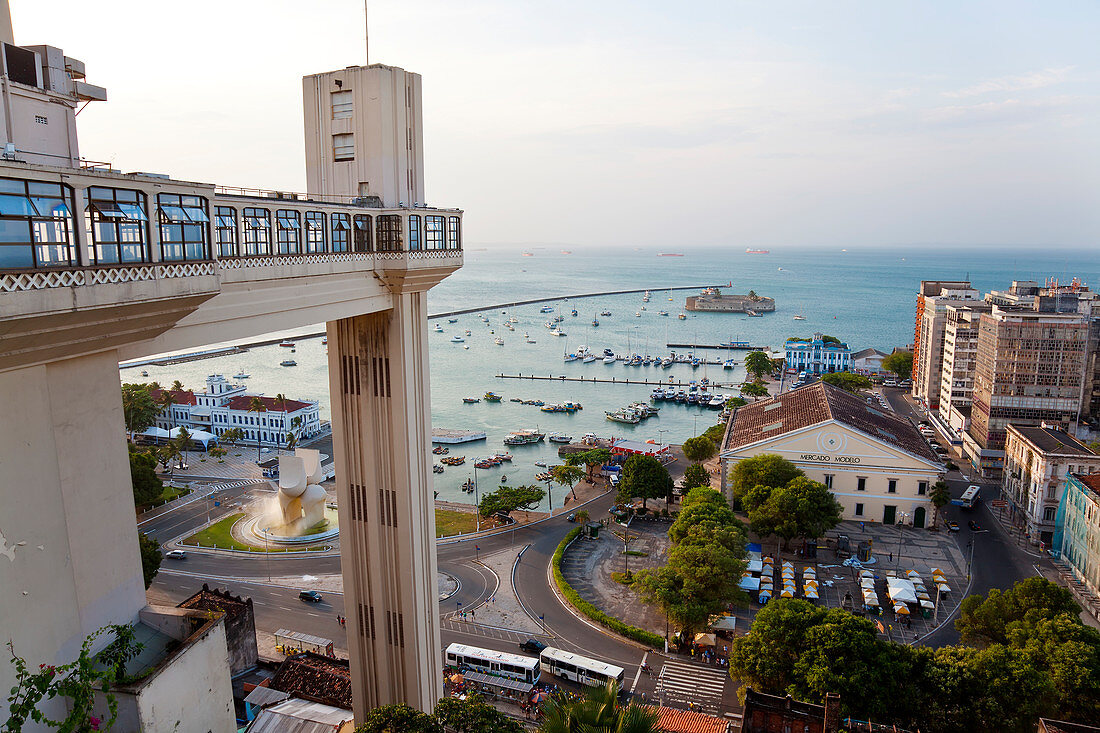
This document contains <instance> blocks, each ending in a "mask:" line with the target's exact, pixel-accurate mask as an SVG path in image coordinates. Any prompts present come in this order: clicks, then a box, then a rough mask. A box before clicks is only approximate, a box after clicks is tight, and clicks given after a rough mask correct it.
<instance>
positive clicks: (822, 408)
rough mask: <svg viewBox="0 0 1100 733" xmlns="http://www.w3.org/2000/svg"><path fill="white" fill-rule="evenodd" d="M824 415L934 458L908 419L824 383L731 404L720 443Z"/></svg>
mask: <svg viewBox="0 0 1100 733" xmlns="http://www.w3.org/2000/svg"><path fill="white" fill-rule="evenodd" d="M828 420H836V421H837V422H839V423H843V424H845V425H847V426H848V427H850V428H853V429H855V430H858V431H860V432H861V433H864V434H865V435H868V436H870V437H872V438H875V439H877V440H881V441H883V442H886V443H889V444H891V445H893V446H894V447H896V448H900V449H901V450H903V451H905V452H907V453H911V454H912V455H915V456H918V457H920V458H924V459H925V460H928V461H933V462H935V463H939V462H940V459H939V457H937V456H936V454H935V452H933V451H932V448H931V447H930V446H929V445H928V442H927V441H926V440H925V439H924V437H923V436H921V434H920V432H919V431H918V430H917V429H916V428H915V427H914V426H913V425H912V423H910V422H909V421H908V420H905V419H904V418H902V417H900V416H899V415H897V414H895V413H893V412H890V411H889V410H885V409H882V408H879V407H877V406H875V405H872V404H869V403H868V402H867V401H866V400H864V399H863V398H862V397H858V396H857V395H854V394H851V393H850V392H846V391H844V390H842V389H840V388H839V387H834V386H832V385H831V384H825V383H824V382H815V383H814V384H812V385H810V386H808V387H802V388H800V389H795V390H791V391H790V392H785V393H784V394H781V395H779V396H778V397H772V398H771V399H767V400H762V401H760V402H753V403H751V404H748V405H744V406H743V407H739V408H737V412H735V413H734V416H733V423H732V425H731V426H730V428H729V430H728V431H727V432H726V444H725V447H726V449H727V450H728V449H732V448H740V447H741V446H745V445H749V444H751V443H756V442H758V441H761V440H767V439H769V438H774V437H777V436H779V435H784V434H786V433H790V432H793V431H795V430H801V429H802V428H807V427H810V426H811V425H818V424H820V423H823V422H826V421H828Z"/></svg>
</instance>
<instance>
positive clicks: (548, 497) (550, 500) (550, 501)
mask: <svg viewBox="0 0 1100 733" xmlns="http://www.w3.org/2000/svg"><path fill="white" fill-rule="evenodd" d="M553 481H554V479H553V478H548V479H546V501H547V503H548V504H549V505H550V516H551V517H552V516H554V495H553V494H552V493H550V484H551V483H553Z"/></svg>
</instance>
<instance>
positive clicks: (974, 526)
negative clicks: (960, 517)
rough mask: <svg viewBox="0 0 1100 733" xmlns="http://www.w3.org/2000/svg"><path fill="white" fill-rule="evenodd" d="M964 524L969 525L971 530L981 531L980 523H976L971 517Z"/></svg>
mask: <svg viewBox="0 0 1100 733" xmlns="http://www.w3.org/2000/svg"><path fill="white" fill-rule="evenodd" d="M966 526H967V527H970V529H971V531H973V532H981V531H982V525H980V524H978V523H977V522H975V521H974V520H973V519H971V520H970V521H968V522H967V523H966Z"/></svg>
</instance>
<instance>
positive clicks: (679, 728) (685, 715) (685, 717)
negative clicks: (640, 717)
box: [651, 706, 729, 733]
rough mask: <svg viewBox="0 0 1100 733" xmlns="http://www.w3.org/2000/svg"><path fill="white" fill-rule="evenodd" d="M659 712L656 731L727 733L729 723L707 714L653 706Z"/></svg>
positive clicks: (668, 732) (670, 732)
mask: <svg viewBox="0 0 1100 733" xmlns="http://www.w3.org/2000/svg"><path fill="white" fill-rule="evenodd" d="M651 707H652V709H653V710H656V711H657V716H658V717H657V725H656V729H657V730H660V731H665V733H726V731H728V730H729V722H728V721H726V720H725V719H724V718H716V717H715V716H713V715H707V714H705V713H694V712H690V711H688V710H674V709H673V708H664V707H656V706H651Z"/></svg>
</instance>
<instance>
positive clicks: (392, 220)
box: [377, 214, 403, 252]
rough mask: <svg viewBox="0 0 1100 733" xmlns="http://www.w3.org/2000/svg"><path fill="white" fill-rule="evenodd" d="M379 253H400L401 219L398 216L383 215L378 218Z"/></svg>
mask: <svg viewBox="0 0 1100 733" xmlns="http://www.w3.org/2000/svg"><path fill="white" fill-rule="evenodd" d="M377 218H378V251H379V252H400V251H401V250H402V245H403V242H402V241H401V217H400V216H398V215H396V214H381V215H379V216H378V217H377Z"/></svg>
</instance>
